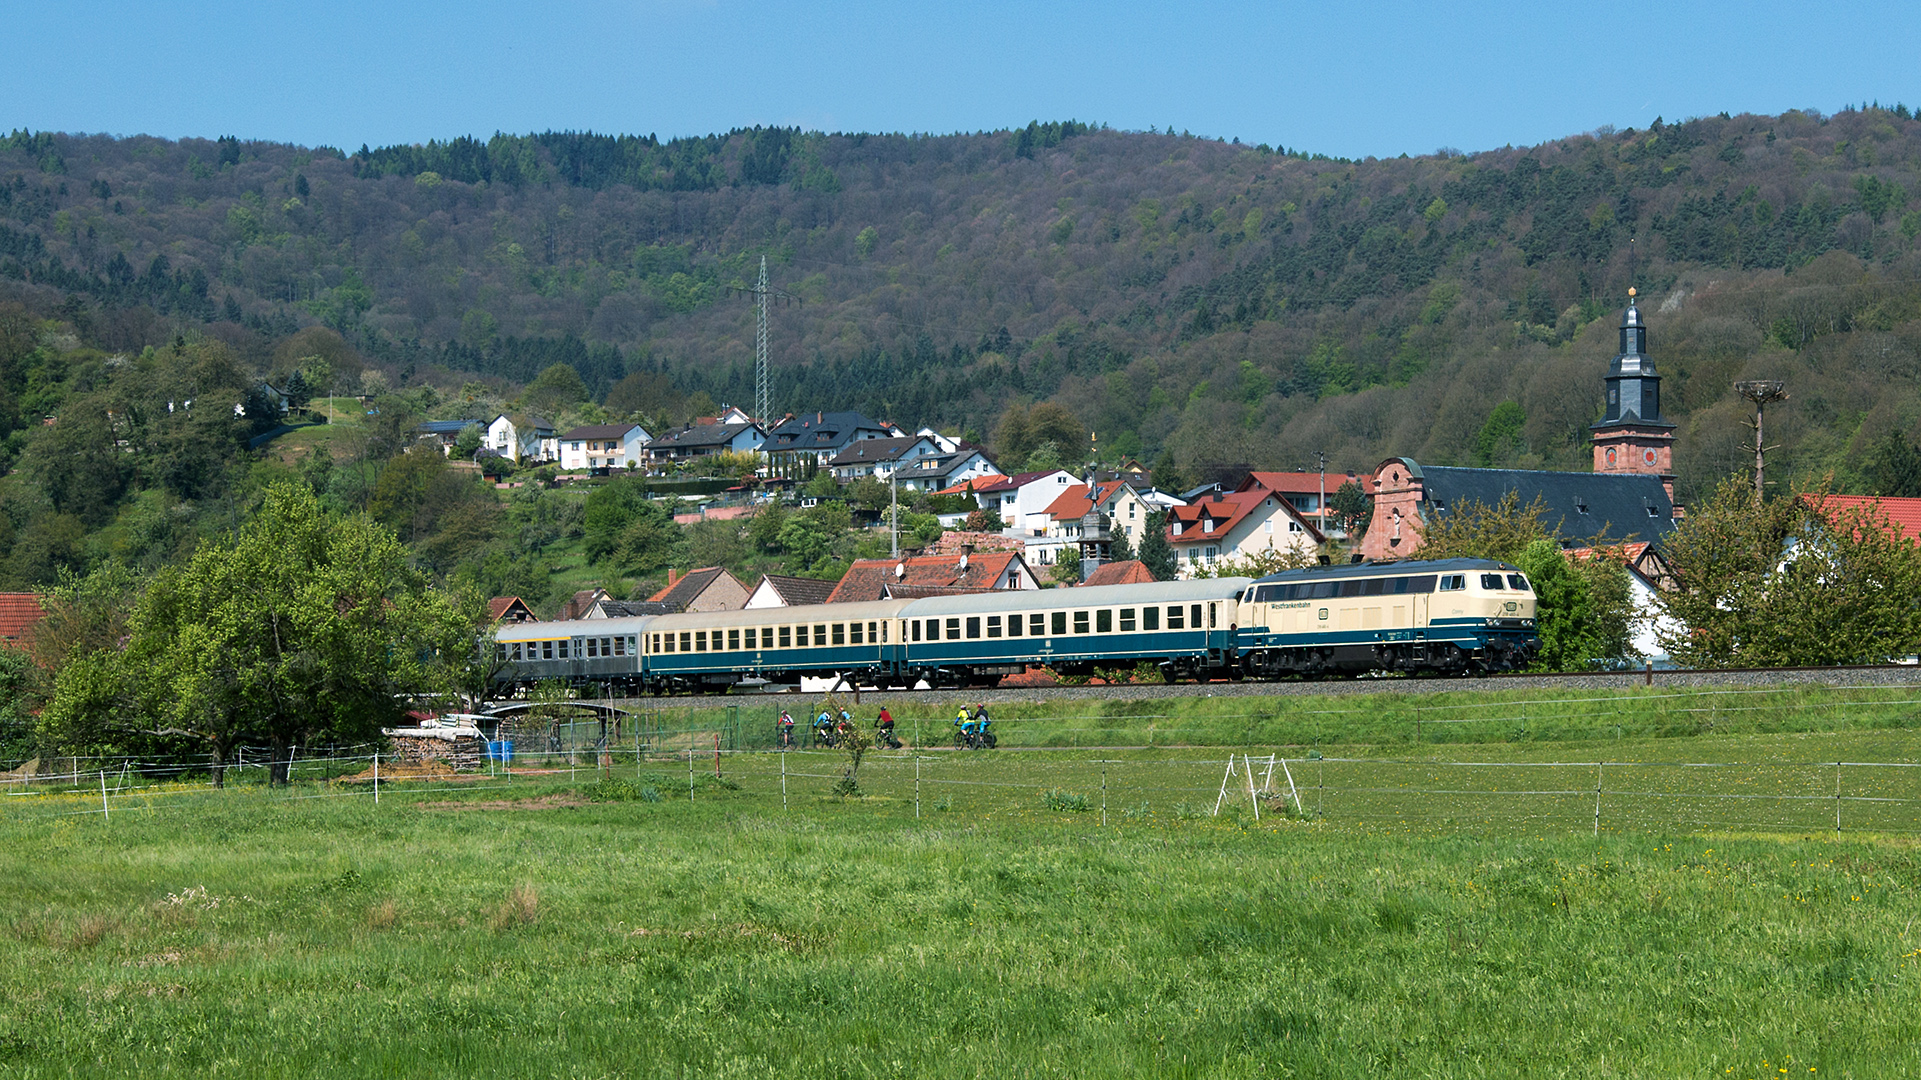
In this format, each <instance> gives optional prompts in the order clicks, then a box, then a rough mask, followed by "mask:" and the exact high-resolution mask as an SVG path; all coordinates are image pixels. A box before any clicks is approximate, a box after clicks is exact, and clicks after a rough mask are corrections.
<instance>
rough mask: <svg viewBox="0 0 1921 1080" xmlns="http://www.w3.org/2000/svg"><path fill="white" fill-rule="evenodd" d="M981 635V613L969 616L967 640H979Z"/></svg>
mask: <svg viewBox="0 0 1921 1080" xmlns="http://www.w3.org/2000/svg"><path fill="white" fill-rule="evenodd" d="M980 636H981V617H980V616H979V615H969V616H968V617H967V640H969V641H976V640H979V638H980Z"/></svg>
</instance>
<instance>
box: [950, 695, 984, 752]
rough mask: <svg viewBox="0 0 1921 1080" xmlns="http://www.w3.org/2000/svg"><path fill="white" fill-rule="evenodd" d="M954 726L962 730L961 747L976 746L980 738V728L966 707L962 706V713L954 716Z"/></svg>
mask: <svg viewBox="0 0 1921 1080" xmlns="http://www.w3.org/2000/svg"><path fill="white" fill-rule="evenodd" d="M954 726H955V727H958V728H960V745H961V746H964V747H972V746H974V745H975V744H976V742H977V740H978V739H979V737H980V732H979V727H978V725H977V724H976V723H975V721H974V716H973V714H972V713H970V712H968V711H967V706H966V705H962V706H961V707H960V711H959V712H957V713H955V714H954Z"/></svg>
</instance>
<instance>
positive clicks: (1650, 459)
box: [1641, 446, 1654, 465]
mask: <svg viewBox="0 0 1921 1080" xmlns="http://www.w3.org/2000/svg"><path fill="white" fill-rule="evenodd" d="M1641 463H1642V464H1644V465H1652V464H1654V447H1652V446H1650V447H1648V448H1647V449H1646V450H1643V451H1641Z"/></svg>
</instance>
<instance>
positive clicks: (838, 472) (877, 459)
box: [827, 435, 940, 483]
mask: <svg viewBox="0 0 1921 1080" xmlns="http://www.w3.org/2000/svg"><path fill="white" fill-rule="evenodd" d="M938 453H940V447H938V446H936V445H935V444H934V441H933V440H932V439H929V438H927V437H926V436H925V435H909V436H907V437H905V438H899V439H862V440H860V441H858V442H854V443H850V444H849V445H848V446H847V448H846V449H844V450H842V451H841V452H840V453H838V454H835V455H834V456H833V457H831V458H828V459H827V468H828V469H830V470H832V471H833V474H834V479H836V480H839V481H841V482H842V483H846V482H847V481H849V480H859V479H861V478H862V477H868V476H871V477H873V478H874V479H876V480H885V479H887V478H888V477H890V476H893V475H895V474H896V473H898V472H899V471H901V470H902V469H904V468H906V467H907V466H908V464H909V463H911V462H913V461H916V460H918V459H920V458H924V457H931V456H933V455H935V454H938Z"/></svg>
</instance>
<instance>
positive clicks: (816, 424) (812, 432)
mask: <svg viewBox="0 0 1921 1080" xmlns="http://www.w3.org/2000/svg"><path fill="white" fill-rule="evenodd" d="M900 434H901V433H900V431H899V430H898V429H896V428H894V427H893V425H891V424H882V423H879V422H878V421H874V420H869V419H868V418H867V417H865V416H862V415H861V414H860V413H857V412H811V413H803V414H801V415H799V416H795V415H793V414H791V413H790V414H789V415H787V416H785V417H783V418H782V419H781V421H780V422H779V423H777V424H775V425H774V426H773V427H771V428H769V429H768V430H767V443H766V450H767V456H768V459H769V461H770V462H771V463H772V464H773V465H774V467H775V471H776V472H779V471H780V470H781V469H793V468H797V467H799V466H801V465H803V464H805V463H806V462H809V461H811V462H812V463H813V464H814V465H816V466H819V467H822V468H825V467H826V465H827V463H828V462H829V461H830V460H832V459H833V458H834V457H835V455H837V454H839V453H840V452H841V451H843V450H845V449H847V447H848V446H849V445H851V444H853V443H856V442H861V441H865V440H869V439H892V438H897V437H899V436H900Z"/></svg>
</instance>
